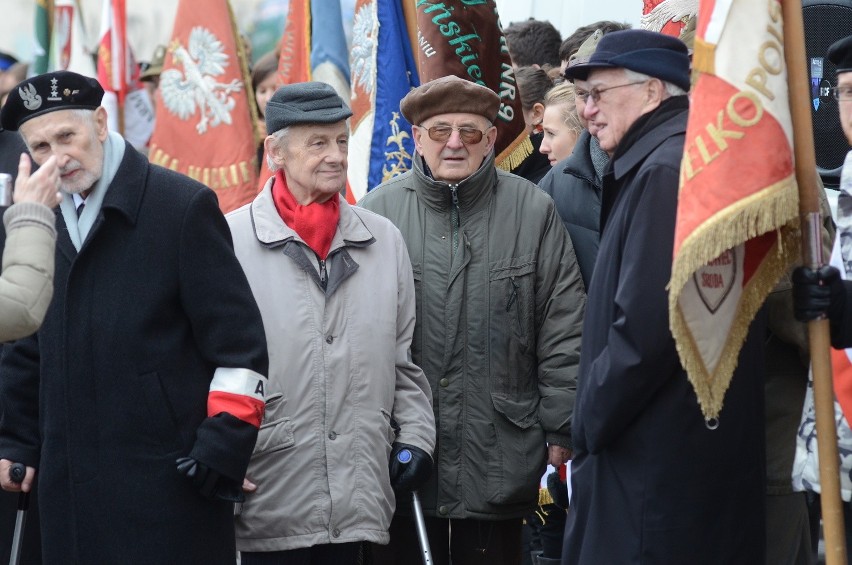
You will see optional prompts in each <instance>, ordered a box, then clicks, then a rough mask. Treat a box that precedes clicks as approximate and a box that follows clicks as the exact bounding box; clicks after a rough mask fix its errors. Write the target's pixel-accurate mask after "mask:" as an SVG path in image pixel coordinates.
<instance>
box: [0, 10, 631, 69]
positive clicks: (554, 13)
mask: <svg viewBox="0 0 852 565" xmlns="http://www.w3.org/2000/svg"><path fill="white" fill-rule="evenodd" d="M101 1H102V0H80V3H81V5H82V9H83V12H84V14H85V20H86V22H87V25H88V27H89V30H88V32H89V34H90V36H91V38H90V41H91V42H92V43H93V46H94V45H95V44H96V43H97V34H98V28H99V22H100V9H101V8H100V7H101ZM258 1H259V0H231V5H232V6H233V8H234V13H235V14H236V17H237V20H238V24H239V25H240V28H241V29H243V30H245V29H247V27H248V26H250V25H251V19H252V17H253V15H254V13H255V6H256V5H257V3H258ZM412 1H413V0H412ZM496 1H497V9H498V10H499V12H500V19H501V21H502V23H503V25H508V24H509V23H511V22H514V21H519V20H525V19H527V18H529V17H533V18H536V19H541V20H549V21H550V22H551V23H553V25H554V26H556V28H557V29H559V31H560V32H561V33H562V36H563V37H567V36H568V35H570V34H571V32H573V31H574V30H575V29H576V28H577V27H579V26H581V25H586V24H590V23H592V22H595V21H598V20H616V21H624V22H628V23H631V24H633V25H634V26H638V24H639V18H640V17H641V15H642V0H496ZM0 4H2V13H3V17H2V18H0V51H7V52H11V53H14V54H15V55H17V56H19V57H20V58H22V59H24V60H29V59H30V58H31V55H32V46H33V16H34V14H35V0H0ZM176 6H177V0H127V17H128V28H129V29H128V35H129V38H130V44H131V46H132V47H133V49H134V51H135V52H136V54H137V57H138V58H139V59H143V60H144V59H147V58H148V57H150V55H151V54H152V53H153V52H154V48H155V47H156V45H157V44H161V43H167V42H168V39H169V36H170V34H171V31H172V24H173V23H174V12H175V8H176Z"/></svg>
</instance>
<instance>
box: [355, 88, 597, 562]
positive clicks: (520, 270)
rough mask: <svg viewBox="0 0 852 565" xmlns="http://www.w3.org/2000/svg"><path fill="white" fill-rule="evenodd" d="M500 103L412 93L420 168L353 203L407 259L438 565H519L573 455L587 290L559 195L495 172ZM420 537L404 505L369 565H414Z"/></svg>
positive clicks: (452, 91)
mask: <svg viewBox="0 0 852 565" xmlns="http://www.w3.org/2000/svg"><path fill="white" fill-rule="evenodd" d="M499 108H500V98H499V97H498V96H497V94H496V93H494V92H493V91H492V90H490V89H488V88H487V87H485V86H482V85H480V84H477V83H474V82H471V81H468V80H464V79H461V78H458V77H454V76H448V77H443V78H439V79H436V80H433V81H430V82H427V83H425V84H422V85H421V86H419V87H418V88H416V89H414V90H412V91H411V92H410V93H408V95H406V97H405V98H404V99H403V100H402V103H401V105H400V109H401V110H402V113H403V115H404V116H405V117H406V119H407V120H408V121H409V122H410V123H411V124H413V134H414V144H415V147H416V150H417V155H416V156H415V157H414V164H413V168H412V170H411V171H409V172H407V173H405V174H403V175H400V176H399V177H396V178H395V179H393V180H391V181H389V182H387V183H385V184H383V185H381V186H380V187H378V188H376V189H375V190H373V191H372V192H370V193H368V194H367V196H365V197H364V198H363V199H362V201H361V202H360V203H359V204H360V205H361V206H363V207H365V208H368V209H370V210H373V211H375V212H378V213H379V214H382V215H383V216H386V217H387V218H390V219H391V220H392V221H393V222H394V224H396V226H397V227H398V228H399V229H400V230H401V231H402V235H403V237H404V238H405V243H406V245H407V246H408V252H409V253H410V255H411V262H412V266H413V270H414V279H415V282H416V284H417V326H416V327H415V329H414V344H413V354H414V362H415V363H418V364H420V365H421V366H422V367H423V370H424V371H425V373H426V376H427V377H428V379H429V384H430V385H431V387H432V390H433V397H432V398H433V403H434V407H435V418H436V424H437V427H438V447H437V449H436V455H435V470H434V472H433V473H432V476H431V477H430V479H429V481H428V482H427V483H426V484H425V485H424V487H423V488H422V489H421V492H420V494H421V498H422V501H423V509H424V513H425V514H426V516H427V517H426V528H427V530H428V532H429V539H430V541H431V543H432V551H433V557H434V560H435V563H437V564H447V563H449V562H450V561H451V560H452V562H453V563H483V564H486V563H487V564H491V565H494V564H497V565H499V564H503V563H506V564H508V563H519V559H520V551H521V524H522V517H523V516H525V515H527V514H529V513H530V512H531V511H532V510H533V509H534V508H536V507H537V505H538V492H539V480H540V479H541V476H542V473H543V472H544V470H545V467H546V465H547V463H548V462H549V463H550V464H552V465H554V466H559V465H562V464H563V463H565V462H566V461H567V460H568V459H569V458H570V456H571V440H570V436H571V412H572V406H573V403H574V389H575V386H576V375H577V363H578V361H579V343H580V325H581V323H582V318H583V310H584V308H585V302H586V296H585V290H584V288H583V282H582V279H581V277H580V270H579V267H578V265H577V260H576V258H575V255H574V249H573V247H572V246H571V240H570V239H569V238H568V235H567V233H566V231H565V228H564V227H563V225H562V222H561V221H560V220H559V216H558V215H557V213H556V209H555V207H554V204H553V200H552V199H551V198H550V197H549V196H547V195H546V194H544V193H543V192H542V191H540V190H539V189H538V188H537V187H536V186H535V185H534V184H532V183H530V182H528V181H526V180H524V179H522V178H520V177H517V176H515V175H512V174H509V173H505V172H503V171H501V170H498V169H497V168H496V167H495V164H494V140H495V138H496V136H497V133H496V128H495V126H494V121H495V120H496V119H497V113H498V111H499ZM451 531H452V532H451ZM416 539H417V538H416V536H415V529H414V522H413V520H412V517H411V509H410V508H409V507H408V506H407V505H406V506H402V505H401V508H400V509H399V510H398V512H397V514H396V517H395V518H394V523H393V525H392V526H391V543H390V547H389V548H387V549H385V550H383V548H377V549H376V551H375V553H374V561H375V562H376V563H377V564H378V563H382V564H384V563H399V564H407V563H412V562H414V560H415V559H416V558H414V557H412V548H414V547H416V544H417V541H416Z"/></svg>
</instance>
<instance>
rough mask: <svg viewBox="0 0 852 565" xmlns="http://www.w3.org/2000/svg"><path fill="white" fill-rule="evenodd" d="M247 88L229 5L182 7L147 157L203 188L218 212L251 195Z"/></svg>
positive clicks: (187, 3) (252, 110) (184, 0)
mask: <svg viewBox="0 0 852 565" xmlns="http://www.w3.org/2000/svg"><path fill="white" fill-rule="evenodd" d="M250 84H251V81H250V80H248V67H247V64H246V60H245V53H244V50H243V45H242V42H241V41H240V39H239V34H238V33H237V29H236V24H235V23H234V17H233V13H232V12H231V7H230V4H229V2H228V0H205V1H204V2H201V1H200V0H181V2H180V3H179V4H178V9H177V14H176V16H175V26H174V31H173V32H172V38H171V41H170V43H169V46H168V53H167V55H166V60H165V62H164V64H163V72H162V73H161V74H160V88H159V89H158V90H157V95H156V96H157V104H156V106H157V119H156V126H155V129H154V134H153V136H152V137H151V145H150V152H149V154H148V157H149V159H150V160H151V162H152V163H155V164H158V165H162V166H164V167H168V168H170V169H173V170H175V171H178V172H181V173H183V174H185V175H187V176H189V177H192V178H194V179H195V180H198V181H200V182H202V183H204V184H205V185H207V186H209V187H210V188H211V189H213V190H214V191H215V192H216V195H217V196H218V197H219V207H220V208H221V209H222V211H223V212H229V211H231V210H234V209H236V208H239V207H240V206H242V205H243V204H246V203H248V202H250V201H251V200H252V199H253V198H254V196H255V195H256V194H257V173H256V164H255V162H256V160H257V155H256V147H257V143H259V137H258V135H257V132H256V129H255V123H256V115H257V112H256V106H255V101H254V96H253V95H252V96H251V98H249V95H250V94H251V88H250V86H248V87H247V85H250Z"/></svg>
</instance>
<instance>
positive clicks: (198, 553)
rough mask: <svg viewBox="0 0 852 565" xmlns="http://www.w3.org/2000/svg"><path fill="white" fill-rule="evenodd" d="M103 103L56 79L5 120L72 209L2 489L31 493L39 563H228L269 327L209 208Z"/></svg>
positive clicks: (37, 81) (6, 426)
mask: <svg viewBox="0 0 852 565" xmlns="http://www.w3.org/2000/svg"><path fill="white" fill-rule="evenodd" d="M102 96H103V90H102V89H101V87H100V85H99V84H98V83H97V81H95V80H94V79H90V78H88V77H84V76H81V75H78V74H76V73H71V72H65V71H59V72H55V73H48V74H44V75H39V76H36V77H34V78H32V79H27V80H25V81H24V82H22V83H20V84H18V85H17V86H16V87H15V88H14V89H13V91H12V93H11V95H10V97H9V100H8V101H7V102H6V104H5V106H3V109H2V111H0V124H2V127H3V128H5V129H7V130H18V131H19V132H20V134H21V136H22V137H23V139H24V141H25V142H26V145H27V148H28V150H29V152H30V154H31V155H32V158H33V160H34V161H35V162H36V163H38V164H40V165H45V164H49V163H50V162H51V161H55V164H56V166H57V167H58V170H59V179H60V188H61V191H62V193H63V197H62V202H61V203H60V205H59V207H58V209H57V210H56V228H57V232H58V240H57V244H56V254H55V262H56V271H55V289H56V290H55V292H54V296H53V300H52V302H51V305H50V307H49V309H48V312H47V316H46V318H45V321H44V325H43V326H42V327H41V329H40V330H39V331H38V332H37V333H36V334H35V335H34V336H33V337H30V338H26V339H23V340H19V341H16V342H14V343H13V344H11V345H9V346H7V348H6V351H5V352H4V355H3V361H2V366H0V374H2V375H3V378H2V379H0V409H2V414H3V418H2V420H0V486H2V488H3V489H4V490H11V491H18V490H23V491H29V490H30V489H31V488H32V486H33V482H34V481H35V480H37V481H38V487H39V495H40V496H39V511H40V516H41V533H42V549H43V559H44V561H45V562H46V563H175V562H181V563H222V564H225V563H234V562H235V560H236V551H235V544H234V528H233V502H234V501H236V500H239V499H241V497H242V491H241V488H240V487H241V485H242V480H243V478H244V476H245V470H246V468H247V466H248V462H249V458H250V456H251V452H252V449H253V448H254V444H255V439H256V438H257V432H258V428H259V425H260V421H261V418H262V415H263V409H264V389H265V385H266V377H265V374H266V371H267V365H268V359H267V350H266V340H265V337H264V333H263V324H262V320H261V317H260V312H259V311H258V308H257V304H256V302H255V301H254V298H253V297H252V294H251V289H250V288H249V285H248V281H247V280H246V277H245V275H244V274H243V271H242V269H241V268H240V264H239V262H238V261H237V259H236V257H235V255H234V252H233V248H232V244H231V238H230V233H229V231H228V226H227V224H226V222H225V218H224V217H223V216H222V214H221V212H220V211H219V208H218V205H217V201H216V196H215V194H214V193H213V192H212V191H211V190H209V189H207V188H206V187H204V186H202V185H201V184H199V183H196V182H194V181H192V180H190V179H188V178H186V177H184V176H181V175H178V174H176V173H174V172H172V171H168V170H166V169H163V168H160V167H157V166H154V165H151V164H149V163H148V162H147V160H146V159H145V158H144V157H143V156H141V155H140V154H139V153H138V152H136V151H135V150H134V149H133V148H132V147H131V146H129V145H128V144H127V143H126V142H125V140H124V139H122V138H121V136H119V135H117V134H115V133H111V132H109V131H108V130H107V125H106V123H107V115H106V111H105V110H104V108H103V107H102V106H100V102H101V98H102ZM13 463H22V464H24V465H25V466H26V477H25V478H24V480H23V482H22V483H21V484H17V483H15V482H13V481H11V477H10V473H9V471H10V467H11V465H12V464H13ZM36 470H37V472H36Z"/></svg>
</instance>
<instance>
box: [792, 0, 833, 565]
mask: <svg viewBox="0 0 852 565" xmlns="http://www.w3.org/2000/svg"><path fill="white" fill-rule="evenodd" d="M782 9H783V14H784V44H785V48H784V56H785V59H786V62H787V73H788V82H789V85H790V114H791V117H792V120H793V140H794V148H795V149H794V152H795V159H796V182H797V183H798V185H799V210H800V213H801V218H802V239H803V245H802V255H803V257H802V258H803V260H804V263H805V265H808V266H809V267H810V268H813V269H816V268H818V267H820V266H822V265H823V264H825V261H824V259H823V258H822V238H821V226H822V221H821V218H820V211H819V210H820V208H819V196H818V192H817V191H818V190H819V187H818V186H817V182H816V177H817V172H816V156H815V154H814V142H813V123H812V119H811V109H810V104H811V102H810V93H809V91H808V86H809V83H810V81H809V80H808V72H807V63H806V58H805V32H804V23H803V19H802V3H801V0H782ZM808 334H809V339H810V353H811V367H812V371H813V376H814V406H815V410H816V428H817V443H818V446H819V480H820V491H821V497H820V499H821V504H822V519H823V532H824V535H825V556H826V565H846V563H847V561H846V537H845V528H844V524H843V507H842V502H841V498H840V469H839V456H838V453H837V429H836V428H835V421H834V385H833V382H832V374H831V357H830V352H829V347H830V346H831V339H830V334H829V325H828V320H814V321H812V322H810V323H808Z"/></svg>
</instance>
